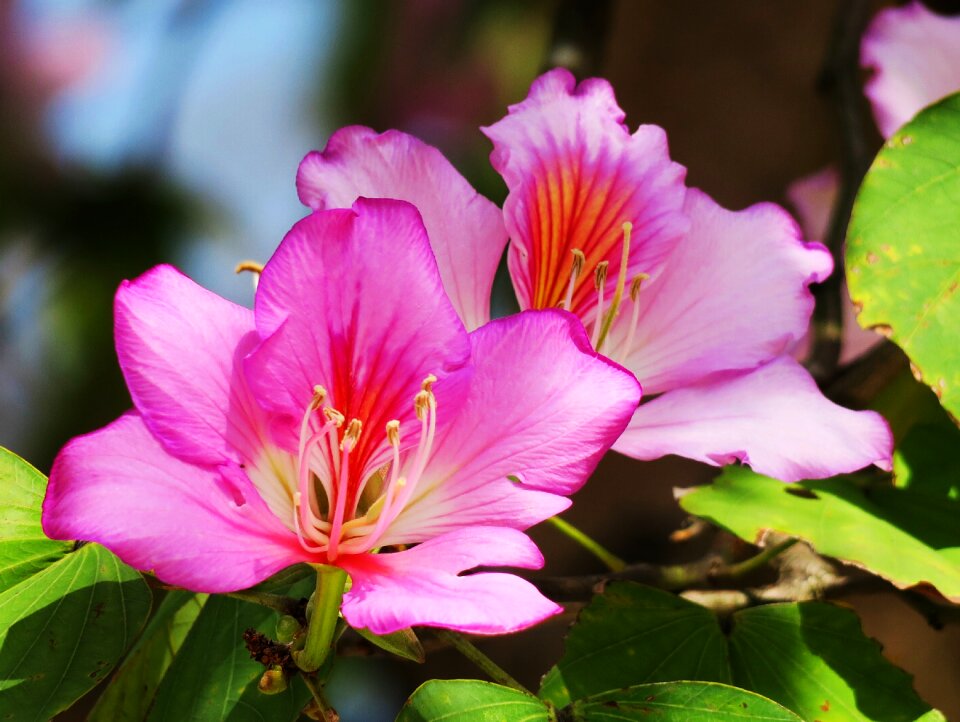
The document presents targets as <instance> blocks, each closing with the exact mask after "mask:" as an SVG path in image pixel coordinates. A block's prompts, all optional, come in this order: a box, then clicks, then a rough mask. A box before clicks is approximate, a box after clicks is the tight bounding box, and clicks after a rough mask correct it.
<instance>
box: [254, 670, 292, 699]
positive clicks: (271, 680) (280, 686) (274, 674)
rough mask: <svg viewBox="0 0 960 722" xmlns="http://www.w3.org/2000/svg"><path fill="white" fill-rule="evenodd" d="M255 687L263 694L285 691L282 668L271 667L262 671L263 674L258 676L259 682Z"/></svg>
mask: <svg viewBox="0 0 960 722" xmlns="http://www.w3.org/2000/svg"><path fill="white" fill-rule="evenodd" d="M257 689H259V690H260V691H261V692H263V694H280V693H281V692H284V691H286V689H287V677H286V675H284V673H283V668H282V667H271V668H270V669H268V670H267V671H266V672H264V673H263V676H262V677H260V682H259V683H258V684H257Z"/></svg>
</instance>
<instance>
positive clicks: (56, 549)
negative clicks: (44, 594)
mask: <svg viewBox="0 0 960 722" xmlns="http://www.w3.org/2000/svg"><path fill="white" fill-rule="evenodd" d="M46 489H47V479H46V477H45V476H44V475H43V474H41V473H40V472H39V471H37V470H36V469H34V468H33V467H32V466H31V465H30V464H28V463H27V462H26V461H24V460H23V459H21V458H20V457H19V456H17V455H16V454H14V453H13V452H11V451H8V450H7V449H4V448H3V447H0V592H3V591H6V590H7V589H9V588H10V587H12V586H15V585H16V584H18V583H19V582H22V581H23V580H24V579H27V578H28V577H30V576H32V575H34V574H36V573H38V572H40V571H41V570H43V569H44V568H45V567H47V566H48V565H50V564H52V563H53V562H55V561H57V559H60V558H61V557H63V555H64V554H66V553H67V552H69V551H70V548H71V547H72V546H73V545H72V543H71V542H63V541H53V540H51V539H47V537H45V536H44V535H43V530H42V529H41V528H40V506H41V504H42V503H43V495H44V492H45V491H46Z"/></svg>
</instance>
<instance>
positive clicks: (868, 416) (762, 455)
mask: <svg viewBox="0 0 960 722" xmlns="http://www.w3.org/2000/svg"><path fill="white" fill-rule="evenodd" d="M892 445H893V440H892V437H891V435H890V429H889V427H888V426H887V423H886V422H885V421H884V420H883V417H881V416H880V415H879V414H876V413H874V412H872V411H851V410H850V409H845V408H843V407H842V406H837V405H836V404H834V403H833V402H832V401H829V400H828V399H826V398H825V397H824V396H823V395H822V394H821V393H820V390H819V389H818V388H817V385H816V384H815V383H814V381H813V379H812V378H811V377H810V374H808V373H807V372H806V370H805V369H804V368H803V367H802V366H800V364H798V363H797V362H796V361H794V360H793V359H791V358H789V357H782V358H779V359H777V360H775V361H772V362H770V363H769V364H766V365H764V366H761V367H760V368H758V369H756V370H754V371H750V372H746V373H739V374H731V375H729V376H728V377H724V378H720V379H716V380H713V381H708V382H704V383H702V384H699V385H696V386H689V387H687V388H683V389H678V390H676V391H669V392H667V393H665V394H663V395H662V396H660V397H658V398H656V399H654V400H652V401H650V402H648V403H646V404H643V405H642V406H641V407H640V409H639V410H638V411H637V413H636V415H635V416H634V417H633V421H632V422H631V423H630V426H629V427H628V428H627V431H626V432H625V433H624V434H623V436H622V437H620V440H619V441H618V442H617V443H616V445H614V449H615V450H617V451H619V452H621V453H623V454H626V455H627V456H632V457H634V458H636V459H657V458H659V457H661V456H666V455H667V454H677V455H679V456H685V457H687V458H689V459H696V460H697V461H702V462H704V463H706V464H712V465H713V466H722V465H724V464H730V463H732V462H734V461H737V460H740V461H743V462H745V463H747V464H749V465H750V466H751V467H753V469H754V470H755V471H757V472H759V473H761V474H766V475H768V476H772V477H775V478H777V479H780V480H782V481H798V480H801V479H821V478H825V477H828V476H834V475H836V474H845V473H848V472H851V471H856V470H857V469H860V468H862V467H864V466H868V465H870V464H875V465H877V466H879V467H880V468H882V469H889V468H890V463H891V454H892Z"/></svg>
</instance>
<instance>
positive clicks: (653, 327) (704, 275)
mask: <svg viewBox="0 0 960 722" xmlns="http://www.w3.org/2000/svg"><path fill="white" fill-rule="evenodd" d="M686 208H687V212H688V213H689V214H690V217H691V219H692V221H693V225H692V226H691V228H690V232H689V234H688V235H687V236H686V237H685V238H684V239H683V241H681V242H680V243H679V244H678V245H677V246H676V248H675V250H674V252H673V253H672V254H671V256H670V258H669V260H668V262H667V264H666V266H665V267H664V271H663V275H662V276H661V277H660V279H658V280H657V281H656V282H655V283H653V284H652V285H651V287H650V288H649V289H645V290H641V291H640V297H639V303H640V304H641V307H640V318H639V322H638V323H637V326H636V329H635V335H634V336H633V339H632V343H631V345H630V351H629V353H628V354H627V356H626V358H625V360H624V361H623V364H624V366H626V367H627V368H629V369H630V370H631V371H633V372H634V373H635V374H636V375H637V378H638V379H640V383H642V384H643V388H644V391H645V393H647V394H648V395H650V394H655V393H660V392H663V391H666V390H669V389H673V388H678V387H681V386H685V385H687V384H690V383H694V382H697V381H699V380H701V379H704V378H706V377H707V376H709V375H710V374H714V373H718V372H722V371H729V370H741V369H749V368H753V367H755V366H757V365H759V364H761V363H764V362H766V361H768V360H770V359H772V358H774V357H775V356H777V355H779V354H781V353H783V352H784V351H786V350H787V348H788V347H789V346H790V345H791V344H792V343H794V342H796V340H797V339H799V338H800V337H801V336H802V335H803V334H804V332H805V331H806V328H807V323H808V321H809V318H810V313H811V312H812V311H813V296H812V295H811V294H810V292H809V290H808V289H807V286H808V285H809V284H810V283H813V282H817V281H820V280H823V279H824V278H825V277H826V276H827V275H828V274H829V273H830V270H831V268H832V261H831V258H830V254H829V253H828V252H827V250H826V249H825V248H824V247H823V246H821V245H820V244H817V243H804V242H803V240H802V237H801V235H800V231H799V229H798V228H797V226H796V223H794V221H793V219H792V218H791V217H790V215H789V214H788V213H787V212H786V211H784V210H783V209H782V208H780V207H779V206H775V205H773V204H770V203H764V204H759V205H755V206H752V207H750V208H747V209H746V210H743V211H739V212H732V211H728V210H725V209H723V208H721V207H720V206H718V205H717V204H716V203H714V202H713V201H712V200H711V199H710V198H709V196H707V195H706V194H705V193H703V192H701V191H697V190H694V189H691V190H690V192H689V195H688V197H687V204H686ZM629 323H631V315H630V313H629V312H627V309H624V310H623V311H622V312H621V314H620V317H619V322H618V324H617V326H616V329H615V332H614V333H613V334H612V335H611V338H610V342H609V345H608V346H607V347H606V351H607V352H608V353H610V354H611V355H612V356H613V357H614V358H621V356H620V355H618V354H619V352H618V350H617V349H618V348H619V347H620V346H622V345H625V344H626V341H627V337H628V335H629V326H628V324H629Z"/></svg>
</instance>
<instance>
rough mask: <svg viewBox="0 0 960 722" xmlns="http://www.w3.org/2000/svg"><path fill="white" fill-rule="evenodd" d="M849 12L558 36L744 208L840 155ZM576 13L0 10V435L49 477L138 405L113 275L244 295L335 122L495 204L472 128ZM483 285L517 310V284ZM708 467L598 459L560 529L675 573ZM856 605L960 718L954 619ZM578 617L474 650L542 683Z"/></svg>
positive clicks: (65, 3) (618, 15)
mask: <svg viewBox="0 0 960 722" xmlns="http://www.w3.org/2000/svg"><path fill="white" fill-rule="evenodd" d="M842 2H844V0H808V1H807V2H803V3H786V2H770V0H738V1H737V2H736V3H716V2H712V1H711V0H673V1H672V2H669V3H665V2H660V1H657V0H619V1H614V2H609V3H607V2H600V0H598V1H597V3H596V4H597V5H600V6H603V8H604V10H602V11H600V12H594V13H592V14H591V15H590V17H589V20H590V22H588V23H587V24H586V25H580V26H577V24H576V23H574V25H573V32H575V33H578V34H579V36H580V40H581V42H582V43H585V44H586V47H587V50H588V51H589V52H588V54H587V56H586V57H585V58H582V60H584V63H585V66H586V67H587V68H588V69H589V70H591V71H592V72H595V73H597V74H601V75H603V76H605V77H607V78H608V79H610V80H611V81H612V82H613V84H614V86H615V88H616V89H617V94H618V98H619V100H620V103H621V105H622V106H623V107H624V108H625V110H626V111H627V114H628V122H629V123H630V125H631V126H634V125H636V124H638V123H641V122H643V123H656V124H659V125H661V126H663V127H664V128H666V130H667V132H668V134H669V138H670V144H671V149H672V155H673V157H674V158H675V159H676V160H678V161H679V162H681V163H683V164H684V165H686V166H687V167H688V169H689V175H688V179H689V182H690V183H691V184H692V185H696V186H699V187H701V188H704V189H705V190H706V191H707V192H709V193H710V194H711V195H713V196H714V197H715V198H716V199H717V200H718V201H719V202H721V203H722V204H724V205H727V206H729V207H732V208H741V207H744V206H746V205H749V204H751V203H755V202H758V201H763V200H774V201H783V199H784V192H785V190H786V187H787V186H788V184H789V183H790V182H791V181H793V180H795V179H796V178H798V177H800V176H802V175H805V174H808V173H810V172H813V171H816V170H818V169H819V168H821V167H823V166H824V165H826V164H827V163H829V162H831V161H832V160H833V159H835V158H836V157H837V155H838V147H839V139H838V136H837V131H836V128H835V123H834V117H833V112H832V109H831V106H830V103H829V101H828V100H827V99H826V98H825V97H824V95H823V93H822V92H821V90H820V89H819V86H820V85H821V84H820V83H818V79H819V78H820V77H821V69H822V67H823V61H824V56H825V54H826V51H827V46H828V42H829V37H830V32H831V26H832V24H833V20H834V14H835V13H836V11H837V8H838V6H839V5H840V4H841V3H842ZM881 4H882V3H879V2H878V3H877V7H879V6H880V5H881ZM570 5H571V3H569V2H565V1H563V0H522V1H517V0H408V1H404V2H400V0H274V1H273V2H263V1H262V0H229V1H228V0H109V1H108V0H0V445H3V446H6V447H8V448H10V449H12V450H14V451H15V452H17V453H18V454H20V455H22V456H23V457H25V458H27V459H28V460H30V461H32V462H33V463H34V464H35V465H37V466H38V467H39V468H40V469H41V470H43V471H48V470H49V466H50V462H51V461H52V458H53V456H54V455H55V453H56V451H57V450H58V449H59V448H60V446H61V445H62V444H63V443H64V442H65V441H66V440H67V439H68V438H69V437H71V436H73V435H76V434H79V433H83V432H86V431H90V430H92V429H94V428H97V427H99V426H102V425H103V424H105V423H107V422H108V421H110V420H112V419H113V418H115V417H116V416H117V415H119V414H120V413H121V412H122V411H123V410H125V409H126V408H127V407H128V406H129V404H130V402H129V397H128V396H127V393H126V391H125V389H124V386H123V383H122V379H121V376H120V373H119V369H118V367H117V364H116V360H115V357H114V351H113V345H112V337H111V334H112V312H111V304H112V296H113V292H114V291H115V289H116V287H117V285H118V284H119V282H120V281H121V280H122V279H124V278H132V277H134V276H136V275H138V274H139V273H141V272H142V271H144V270H146V269H147V268H148V267H150V266H151V265H153V264H155V263H158V262H170V263H173V264H175V265H177V266H179V267H180V268H182V269H183V270H184V271H185V272H186V273H188V274H189V275H190V276H192V277H193V278H195V279H196V280H197V281H198V282H200V283H201V284H203V285H205V286H207V287H209V288H211V289H213V290H215V291H217V292H218V293H220V294H222V295H224V296H226V297H228V298H231V299H233V300H236V301H238V302H241V303H246V304H249V303H250V302H251V300H252V295H253V288H252V284H251V279H250V277H249V276H237V275H235V274H234V273H233V268H234V266H235V264H236V263H237V262H238V261H240V260H243V259H256V260H260V261H265V260H266V259H267V258H268V257H269V256H270V254H271V252H272V250H273V249H274V248H275V247H276V244H277V243H278V242H279V240H280V239H281V238H282V236H283V234H284V232H285V231H286V230H287V229H288V228H289V227H290V225H291V224H292V223H293V222H294V221H296V220H297V219H298V218H300V217H301V216H302V215H304V213H305V209H304V208H303V207H302V206H301V205H300V204H299V203H298V201H297V198H296V192H295V188H294V178H295V172H296V168H297V164H298V162H299V160H300V159H301V158H302V157H303V155H304V154H305V153H306V152H307V151H309V150H311V149H315V148H322V147H323V145H324V143H325V141H326V139H327V137H328V136H329V135H330V133H331V132H332V131H333V130H334V129H336V128H337V127H339V126H341V125H345V124H354V123H360V124H365V125H370V126H372V127H374V128H376V129H377V130H385V129H387V128H399V129H402V130H405V131H408V132H411V133H414V134H416V135H418V136H419V137H421V138H423V139H424V140H426V141H428V142H430V143H432V144H434V145H436V146H438V147H439V148H440V149H441V150H443V151H444V153H446V154H447V156H448V157H449V158H451V160H452V161H453V162H454V164H455V165H456V166H457V167H458V168H459V169H460V170H461V171H462V172H463V173H464V174H465V175H466V176H467V177H468V178H469V179H470V180H471V182H473V183H474V185H475V186H476V187H477V188H478V190H480V191H481V192H482V193H484V194H485V195H487V196H488V197H490V198H492V199H493V200H496V201H500V200H502V199H503V197H504V195H505V191H506V189H505V187H504V185H503V183H502V181H501V180H500V179H499V177H498V176H497V175H496V174H495V173H494V172H493V171H492V170H491V169H490V167H489V164H488V162H487V156H488V154H489V151H490V145H489V143H488V141H486V139H485V138H484V137H483V136H482V135H481V134H480V133H479V132H478V130H477V128H478V126H480V125H485V124H488V123H491V122H493V121H495V120H496V119H498V118H499V117H501V116H502V114H503V113H504V112H505V109H506V105H507V104H509V103H511V102H517V101H519V100H520V99H522V97H523V96H524V95H525V93H526V89H527V87H528V85H529V83H530V81H531V80H532V79H533V78H534V77H535V76H536V74H537V73H538V72H539V71H540V70H542V69H543V68H545V67H547V65H548V64H549V63H550V62H551V57H552V58H553V60H569V57H565V56H564V55H563V53H560V54H559V55H558V54H557V53H556V51H557V48H558V44H557V42H556V41H557V38H558V37H560V38H562V36H563V35H564V33H565V32H568V31H570V27H568V26H565V25H564V23H562V22H561V23H560V24H559V25H558V22H557V18H558V17H567V16H566V15H565V13H566V12H568V11H569V6H570ZM591 23H595V24H591ZM874 140H875V141H876V144H877V147H879V142H880V141H879V136H876V138H875V139H874ZM498 288H499V295H498V297H497V298H496V299H495V306H496V308H497V309H498V311H499V312H501V313H505V312H509V310H510V309H511V303H512V300H511V293H510V289H509V282H508V281H506V282H503V283H500V284H499V286H498ZM710 475H711V472H710V470H707V469H704V468H703V467H701V466H699V465H697V464H694V463H691V462H684V461H681V460H677V459H667V460H663V461H661V462H655V463H648V464H640V463H637V462H633V461H628V460H626V459H623V458H620V457H615V456H611V457H609V458H608V459H606V460H605V461H604V462H603V464H602V465H601V467H600V469H599V471H598V473H597V475H596V478H595V479H594V480H592V481H591V482H590V484H588V485H587V487H586V488H585V489H584V490H583V491H582V492H580V494H579V495H578V497H577V498H576V500H575V505H574V508H573V509H572V511H571V512H570V514H569V518H570V519H571V521H573V522H574V523H577V524H579V525H580V526H582V527H583V528H584V529H585V530H586V531H588V532H589V533H591V534H593V535H595V536H596V537H597V538H598V539H599V540H601V541H602V542H604V543H606V544H607V545H609V546H610V547H611V548H612V549H613V550H614V551H616V552H617V553H619V554H621V555H622V556H625V557H627V558H629V559H631V560H636V561H653V562H670V561H681V560H685V559H690V558H693V557H695V556H697V555H698V554H700V553H702V551H703V548H702V543H703V542H702V541H701V542H689V543H677V542H671V541H670V533H671V532H672V531H674V530H675V529H677V528H678V527H680V526H681V525H682V524H683V522H684V518H683V514H682V513H681V512H680V511H679V510H678V509H677V506H676V504H675V502H674V500H673V491H672V490H673V488H674V487H676V486H688V485H691V484H694V483H699V482H702V481H704V480H706V479H708V478H709V477H710ZM534 535H535V537H536V538H537V540H538V541H539V542H540V543H541V545H542V546H543V548H544V551H545V553H546V555H547V559H548V567H547V570H546V571H547V572H548V573H552V574H560V573H580V572H589V571H595V570H596V567H595V564H594V562H593V560H592V559H590V558H589V557H588V556H586V554H585V553H583V552H582V551H580V550H579V549H577V548H574V547H573V546H572V544H571V543H570V542H568V541H567V540H565V539H563V538H559V537H558V536H557V535H556V533H555V532H553V531H552V530H551V529H542V530H535V531H534ZM847 601H849V603H851V604H853V605H854V606H856V608H857V609H858V611H859V612H860V613H861V615H862V616H863V619H864V624H865V627H866V630H867V632H868V633H870V634H873V635H874V636H877V637H878V638H880V639H881V640H882V641H883V642H884V644H885V647H886V653H887V655H888V656H889V657H890V658H891V659H892V660H893V661H895V662H896V663H898V664H900V665H902V666H903V667H905V668H906V669H908V670H909V671H911V672H912V673H914V674H915V675H916V676H917V679H916V686H917V688H918V691H919V692H920V693H921V695H922V696H924V697H925V699H926V700H927V701H928V702H930V703H932V704H933V705H935V706H937V707H939V708H940V709H942V710H943V711H944V712H945V713H946V714H947V716H948V717H949V718H952V719H953V718H956V719H960V689H958V687H960V682H958V680H960V634H958V630H957V629H956V627H954V628H952V629H947V630H944V631H939V632H938V631H934V630H932V629H931V628H929V627H928V626H927V625H926V624H925V622H924V621H923V620H922V619H921V618H920V617H919V616H918V615H917V614H915V613H914V612H913V611H912V610H911V609H910V608H908V607H906V606H905V605H902V604H901V603H900V602H898V601H897V600H896V599H895V598H894V597H892V596H891V597H881V598H880V599H876V598H870V599H868V598H857V597H852V598H850V599H849V600H847ZM569 621H570V619H569V618H566V619H561V620H559V621H556V622H552V623H549V624H547V625H545V626H544V627H542V628H540V629H537V630H533V631H531V632H528V633H525V634H522V635H518V636H515V637H511V638H507V639H502V640H494V641H491V642H489V643H487V644H486V646H485V649H487V650H488V651H489V652H490V654H491V655H492V656H494V658H496V659H497V660H498V661H500V662H502V663H503V664H504V666H506V667H507V668H508V669H510V670H511V671H513V672H515V673H516V674H517V676H519V677H520V678H521V680H523V681H526V682H530V683H531V684H534V683H535V680H536V679H537V678H538V676H539V675H540V674H542V673H543V672H544V671H545V670H546V669H547V667H548V666H549V664H550V663H551V662H552V661H554V660H555V659H556V658H557V657H558V656H559V654H560V650H561V638H562V633H563V630H564V628H565V625H566V623H568V622H569ZM458 675H474V671H473V670H472V669H471V668H470V667H469V666H468V665H466V663H464V662H462V661H461V660H460V659H458V658H457V657H456V656H455V655H454V654H452V653H448V652H441V653H438V654H436V655H434V656H433V657H432V658H431V661H430V663H428V665H426V666H425V667H415V666H414V665H405V664H399V663H392V662H387V661H383V660H372V659H351V660H348V661H347V662H346V663H345V664H343V665H341V668H340V670H339V672H338V673H337V676H336V679H335V680H334V689H333V691H332V695H333V697H334V698H335V699H336V701H337V703H338V706H339V708H340V711H341V713H342V715H343V719H344V722H376V720H380V719H392V715H393V714H394V713H395V711H396V709H397V708H398V707H399V705H400V704H401V702H402V700H403V699H404V698H405V696H406V694H408V693H409V691H410V690H411V689H412V688H413V687H414V686H415V685H416V684H417V682H418V681H419V680H422V679H425V678H428V677H431V676H458ZM79 718H81V717H79V716H77V714H76V713H73V716H69V717H67V716H65V717H64V719H79Z"/></svg>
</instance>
